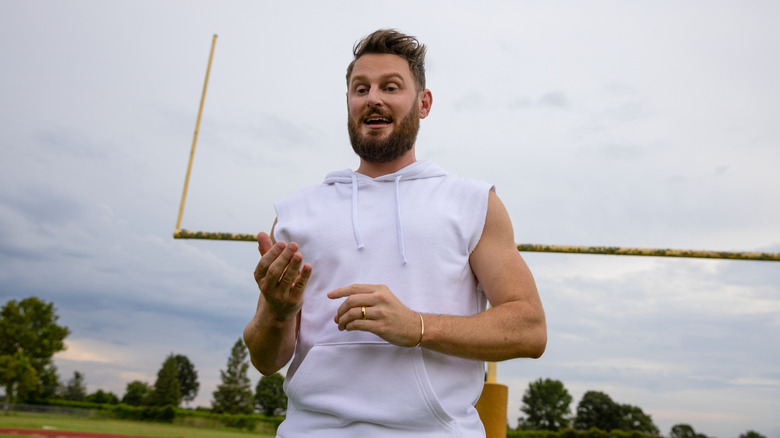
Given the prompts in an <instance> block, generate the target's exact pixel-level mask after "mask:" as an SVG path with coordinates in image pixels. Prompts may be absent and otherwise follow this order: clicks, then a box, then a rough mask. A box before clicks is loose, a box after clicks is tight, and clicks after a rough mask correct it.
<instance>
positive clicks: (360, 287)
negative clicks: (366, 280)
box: [328, 284, 376, 299]
mask: <svg viewBox="0 0 780 438" xmlns="http://www.w3.org/2000/svg"><path fill="white" fill-rule="evenodd" d="M374 290H376V285H373V284H352V285H349V286H346V287H340V288H338V289H334V290H332V291H330V292H328V298H330V299H336V298H344V297H348V296H351V295H360V294H370V293H372V292H374Z"/></svg>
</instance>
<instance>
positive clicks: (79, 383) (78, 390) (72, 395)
mask: <svg viewBox="0 0 780 438" xmlns="http://www.w3.org/2000/svg"><path fill="white" fill-rule="evenodd" d="M86 396H87V385H86V384H85V383H84V375H83V374H81V373H80V372H78V371H74V372H73V377H71V378H70V380H68V383H66V384H65V388H64V389H63V390H62V398H63V399H65V400H70V401H84V398H85V397H86Z"/></svg>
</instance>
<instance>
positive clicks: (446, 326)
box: [328, 191, 547, 361]
mask: <svg viewBox="0 0 780 438" xmlns="http://www.w3.org/2000/svg"><path fill="white" fill-rule="evenodd" d="M469 262H470V264H471V269H472V271H473V272H474V274H475V275H476V277H477V279H478V280H479V282H480V283H481V284H482V287H483V289H484V291H485V295H486V296H487V298H488V300H489V301H490V303H491V306H492V308H491V309H488V310H487V311H485V312H482V313H479V314H477V315H473V316H452V315H435V314H424V315H423V319H424V321H425V335H424V336H423V340H422V346H423V347H425V348H429V349H431V350H435V351H438V352H441V353H446V354H450V355H454V356H460V357H467V358H472V359H480V360H487V361H500V360H506V359H512V358H516V357H534V358H537V357H540V356H541V355H542V353H544V350H545V347H546V345H547V326H546V322H545V317H544V309H543V308H542V302H541V299H540V298H539V293H538V292H537V290H536V284H535V283H534V280H533V276H532V275H531V272H530V270H529V269H528V266H527V265H526V264H525V261H523V258H522V257H521V256H520V253H519V252H518V251H517V248H516V247H515V243H514V232H513V230H512V222H511V220H510V219H509V214H508V213H507V211H506V208H505V207H504V204H503V203H502V202H501V200H500V199H499V198H498V196H497V195H496V194H495V193H494V192H492V191H491V192H490V195H489V198H488V211H487V217H486V220H485V228H484V230H483V232H482V237H481V239H480V241H479V243H478V244H477V247H476V248H475V249H474V251H473V252H472V254H471V257H470V258H469ZM328 296H330V297H331V298H341V297H348V299H347V300H345V301H344V303H342V305H341V307H340V308H339V311H338V314H337V315H336V317H335V321H336V322H337V323H338V324H339V329H341V330H365V331H370V332H372V333H375V334H377V335H378V336H380V337H382V338H383V339H385V340H386V341H388V342H390V343H393V344H396V345H400V346H405V347H413V346H415V345H417V342H418V341H419V338H420V331H421V323H420V318H419V316H418V314H417V313H415V312H413V311H411V310H410V309H408V308H407V307H406V306H404V305H403V304H402V303H401V302H400V301H399V300H398V299H397V298H396V297H395V295H393V293H392V292H391V291H390V290H389V289H388V288H387V287H386V286H382V285H351V286H347V287H344V288H339V289H336V290H335V291H332V292H330V293H329V294H328ZM362 306H367V307H368V306H370V307H372V311H371V313H372V314H375V315H378V316H376V317H373V318H371V319H368V320H363V319H362V310H361V308H362Z"/></svg>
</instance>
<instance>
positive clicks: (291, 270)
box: [279, 247, 303, 287]
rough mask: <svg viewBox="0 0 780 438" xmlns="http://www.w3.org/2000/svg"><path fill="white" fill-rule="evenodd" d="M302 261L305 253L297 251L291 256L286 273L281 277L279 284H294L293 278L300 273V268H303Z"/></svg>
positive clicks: (287, 285) (288, 285)
mask: <svg viewBox="0 0 780 438" xmlns="http://www.w3.org/2000/svg"><path fill="white" fill-rule="evenodd" d="M288 248H289V247H288ZM302 262H303V255H301V253H299V252H296V253H295V254H293V255H292V257H291V258H290V263H288V264H287V267H286V268H285V270H284V274H282V277H281V278H280V279H279V284H281V285H283V286H286V287H290V286H292V284H293V280H295V278H296V277H298V275H299V274H300V271H299V269H300V268H301V263H302Z"/></svg>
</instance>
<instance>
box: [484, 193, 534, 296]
mask: <svg viewBox="0 0 780 438" xmlns="http://www.w3.org/2000/svg"><path fill="white" fill-rule="evenodd" d="M469 263H470V264H471V270H472V272H474V275H475V276H476V277H477V280H478V281H479V283H480V284H481V285H482V288H483V290H484V292H485V296H486V297H487V299H488V301H489V302H490V304H491V305H492V306H493V307H496V306H498V305H500V304H503V303H507V302H511V301H526V302H528V301H530V302H534V304H536V303H538V302H539V301H540V300H539V296H538V292H537V290H536V284H535V282H534V279H533V275H532V274H531V271H530V269H528V265H526V263H525V261H524V260H523V258H522V256H521V255H520V253H519V252H518V251H517V246H516V244H515V242H514V231H513V229H512V221H511V219H510V218H509V213H508V212H507V211H506V207H504V204H503V203H502V202H501V200H500V199H499V198H498V195H496V194H495V192H493V191H491V192H490V194H489V197H488V209H487V214H486V217H485V227H484V229H483V230H482V237H481V238H480V240H479V243H478V244H477V246H476V248H475V249H474V251H473V252H472V253H471V256H470V257H469Z"/></svg>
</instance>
